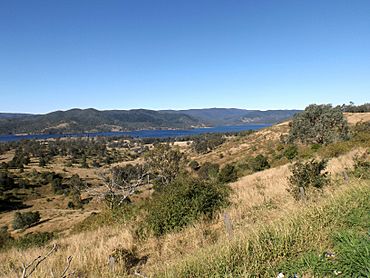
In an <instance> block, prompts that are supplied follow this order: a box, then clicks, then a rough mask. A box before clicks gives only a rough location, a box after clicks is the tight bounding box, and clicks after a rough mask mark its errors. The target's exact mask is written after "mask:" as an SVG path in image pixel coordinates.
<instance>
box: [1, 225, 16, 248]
mask: <svg viewBox="0 0 370 278" xmlns="http://www.w3.org/2000/svg"><path fill="white" fill-rule="evenodd" d="M13 240H14V239H13V238H12V237H11V235H10V233H9V231H8V226H2V227H0V249H4V248H6V247H7V246H9V245H10V244H11V243H12V241H13Z"/></svg>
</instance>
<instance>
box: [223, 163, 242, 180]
mask: <svg viewBox="0 0 370 278" xmlns="http://www.w3.org/2000/svg"><path fill="white" fill-rule="evenodd" d="M237 179H238V174H237V171H236V168H235V166H234V165H231V164H226V165H225V167H223V168H222V169H221V170H220V172H219V174H218V180H219V181H220V182H221V183H229V182H234V181H236V180H237Z"/></svg>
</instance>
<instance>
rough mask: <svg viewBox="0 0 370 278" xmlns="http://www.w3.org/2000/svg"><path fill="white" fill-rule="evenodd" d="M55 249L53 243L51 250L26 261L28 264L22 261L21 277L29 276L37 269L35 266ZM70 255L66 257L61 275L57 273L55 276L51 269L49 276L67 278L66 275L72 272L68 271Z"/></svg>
mask: <svg viewBox="0 0 370 278" xmlns="http://www.w3.org/2000/svg"><path fill="white" fill-rule="evenodd" d="M56 250H57V245H56V244H54V245H53V247H52V248H51V250H50V251H49V252H48V253H47V254H46V255H44V256H38V257H37V258H36V259H34V260H33V261H32V262H30V263H28V264H25V263H22V274H21V276H20V277H21V278H27V277H30V276H31V275H32V273H33V272H34V271H35V270H36V269H37V267H38V266H39V265H40V264H41V263H42V262H43V261H45V260H46V259H47V258H48V257H49V256H50V255H51V254H52V253H54V252H56ZM72 258H73V257H72V256H69V257H68V258H67V264H66V266H65V268H64V270H63V272H62V274H61V275H58V276H55V275H54V273H53V271H52V270H51V277H53V278H54V277H58V278H67V277H70V276H71V275H73V274H74V272H69V273H68V270H69V268H70V267H71V262H72Z"/></svg>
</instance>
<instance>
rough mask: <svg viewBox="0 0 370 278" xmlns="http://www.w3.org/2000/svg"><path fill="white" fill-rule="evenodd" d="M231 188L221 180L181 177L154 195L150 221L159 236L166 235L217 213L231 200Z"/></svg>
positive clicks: (149, 225) (154, 231)
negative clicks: (219, 181) (212, 180)
mask: <svg viewBox="0 0 370 278" xmlns="http://www.w3.org/2000/svg"><path fill="white" fill-rule="evenodd" d="M228 195H229V189H228V188H227V187H226V186H225V185H223V184H220V183H218V182H210V181H205V180H199V179H192V178H186V179H177V180H175V181H174V182H173V183H171V184H170V185H169V186H168V188H167V189H166V191H164V192H160V193H157V194H155V195H154V196H153V199H152V201H151V204H150V205H149V208H148V212H149V214H148V215H147V218H146V223H147V225H148V227H149V228H150V230H151V231H152V232H153V234H154V235H155V236H160V235H163V234H165V233H167V232H170V231H173V230H179V229H181V228H182V227H184V226H186V225H188V224H190V223H192V222H194V221H195V220H197V219H199V218H201V217H205V218H207V219H211V218H212V217H213V216H214V214H215V213H216V212H217V211H218V210H219V209H221V208H222V207H224V206H225V205H226V204H227V203H228Z"/></svg>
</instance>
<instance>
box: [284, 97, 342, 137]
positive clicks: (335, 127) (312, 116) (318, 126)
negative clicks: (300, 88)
mask: <svg viewBox="0 0 370 278" xmlns="http://www.w3.org/2000/svg"><path fill="white" fill-rule="evenodd" d="M347 138H348V123H347V120H346V119H345V118H344V116H343V112H342V110H341V107H339V106H337V107H332V105H331V104H322V105H316V104H311V105H309V106H308V107H306V109H305V110H304V111H303V112H301V113H299V114H296V115H295V116H294V117H293V121H292V123H291V129H290V133H289V139H288V141H290V142H293V141H296V140H299V141H301V142H302V143H312V144H328V143H331V142H335V141H339V140H343V139H347Z"/></svg>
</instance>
